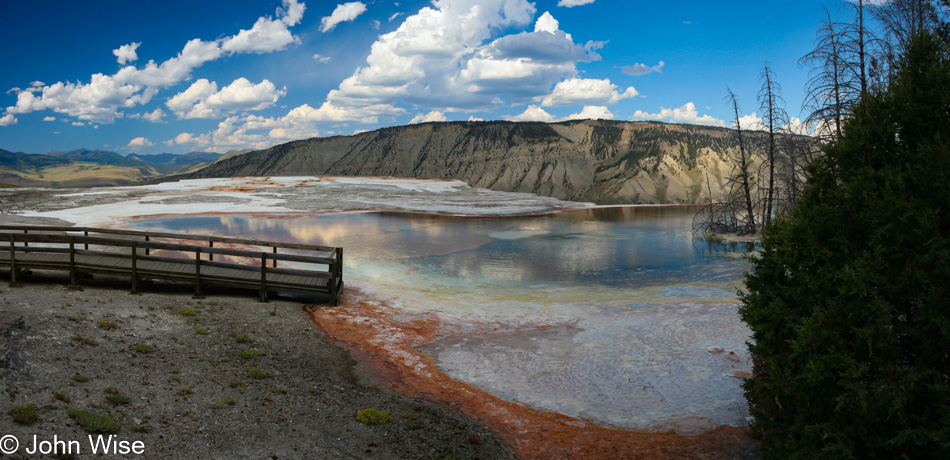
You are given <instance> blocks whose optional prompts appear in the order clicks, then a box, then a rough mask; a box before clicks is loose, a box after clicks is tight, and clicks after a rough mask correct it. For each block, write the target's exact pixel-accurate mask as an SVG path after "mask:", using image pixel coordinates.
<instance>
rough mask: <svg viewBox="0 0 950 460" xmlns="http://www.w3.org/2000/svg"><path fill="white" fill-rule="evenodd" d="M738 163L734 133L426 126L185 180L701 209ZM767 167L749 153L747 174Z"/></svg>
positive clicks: (290, 149)
mask: <svg viewBox="0 0 950 460" xmlns="http://www.w3.org/2000/svg"><path fill="white" fill-rule="evenodd" d="M766 136H767V134H765V133H762V132H747V133H744V139H745V141H746V142H747V144H748V145H751V146H752V147H753V148H750V149H749V151H752V152H761V151H762V149H761V148H756V146H759V145H761V144H762V143H764V142H765V139H766ZM737 156H738V142H737V139H736V136H735V131H733V130H731V129H728V128H718V127H707V126H697V125H681V124H667V123H661V122H640V121H637V122H632V121H613V120H609V121H608V120H581V121H568V122H558V123H543V122H509V121H481V122H471V121H470V122H465V121H461V122H432V123H421V124H414V125H405V126H396V127H390V128H382V129H378V130H376V131H370V132H364V133H360V134H356V135H352V136H333V137H321V138H311V139H303V140H297V141H292V142H288V143H285V144H280V145H276V146H273V147H271V148H269V149H264V150H259V151H255V152H250V153H246V154H244V155H241V156H238V157H234V158H228V159H221V160H219V161H218V162H216V163H213V164H211V165H209V166H206V167H204V168H202V169H200V170H198V171H197V172H195V173H192V174H189V175H187V177H188V178H203V177H234V176H286V175H334V176H392V177H420V178H421V177H426V178H437V179H458V180H462V181H465V182H467V183H468V184H469V185H471V186H473V187H479V188H488V189H492V190H499V191H509V192H530V193H535V194H539V195H545V196H552V197H554V198H559V199H565V200H574V201H591V202H595V203H599V204H641V203H701V202H706V201H707V200H709V199H710V194H711V195H712V197H711V198H712V199H713V200H718V199H720V198H721V197H722V196H723V194H724V193H725V192H726V189H727V188H728V178H729V176H730V174H731V171H732V168H733V165H734V164H735V163H736V158H737ZM763 159H764V158H763V155H762V154H760V153H753V154H751V155H750V162H751V163H752V167H753V169H754V168H756V167H757V166H758V165H759V164H761V162H762V161H763ZM707 174H708V177H709V180H708V182H707V180H706V176H707ZM707 184H708V186H707Z"/></svg>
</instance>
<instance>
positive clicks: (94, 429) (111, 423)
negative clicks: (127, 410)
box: [66, 409, 120, 433]
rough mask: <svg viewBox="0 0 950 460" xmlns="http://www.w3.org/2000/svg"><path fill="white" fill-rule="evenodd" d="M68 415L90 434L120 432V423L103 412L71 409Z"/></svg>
mask: <svg viewBox="0 0 950 460" xmlns="http://www.w3.org/2000/svg"><path fill="white" fill-rule="evenodd" d="M66 413H67V414H69V416H70V417H72V418H73V420H76V423H78V424H79V426H81V427H82V428H83V429H84V430H86V431H87V432H89V433H115V432H117V431H119V427H120V425H119V422H117V421H115V419H113V418H112V417H110V416H108V415H106V414H103V413H101V412H93V411H89V410H81V409H69V410H68V411H66Z"/></svg>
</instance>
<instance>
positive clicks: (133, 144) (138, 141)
mask: <svg viewBox="0 0 950 460" xmlns="http://www.w3.org/2000/svg"><path fill="white" fill-rule="evenodd" d="M153 145H155V144H154V143H152V141H150V140H148V139H147V138H144V137H136V138H135V139H132V140H131V141H129V145H128V147H129V148H132V149H140V148H143V147H151V146H153Z"/></svg>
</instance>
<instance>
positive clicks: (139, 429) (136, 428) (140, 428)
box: [129, 423, 152, 433]
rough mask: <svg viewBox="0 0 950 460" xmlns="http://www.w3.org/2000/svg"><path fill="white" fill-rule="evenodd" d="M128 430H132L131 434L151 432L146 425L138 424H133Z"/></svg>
mask: <svg viewBox="0 0 950 460" xmlns="http://www.w3.org/2000/svg"><path fill="white" fill-rule="evenodd" d="M129 429H130V430H132V432H133V433H148V432H149V431H152V430H151V429H150V428H149V427H148V425H145V424H138V423H133V424H132V426H130V427H129Z"/></svg>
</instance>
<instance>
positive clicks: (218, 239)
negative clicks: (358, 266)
mask: <svg viewBox="0 0 950 460" xmlns="http://www.w3.org/2000/svg"><path fill="white" fill-rule="evenodd" d="M0 230H5V231H15V232H23V231H26V232H31V231H37V232H66V233H77V232H78V233H85V232H88V233H107V234H113V235H126V236H141V237H143V238H144V237H146V236H148V237H150V238H172V239H179V240H192V241H204V242H215V243H233V244H246V245H249V246H266V247H278V248H285V249H304V250H311V251H322V252H333V253H335V252H336V249H337V248H336V247H331V246H318V245H313V244H301V243H283V242H279V241H264V240H252V239H248V238H234V237H228V236H216V235H193V234H188V233H173V232H153V231H145V230H126V229H117V228H98V227H65V226H47V225H0Z"/></svg>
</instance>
